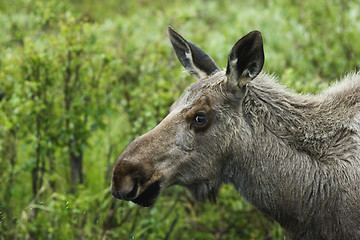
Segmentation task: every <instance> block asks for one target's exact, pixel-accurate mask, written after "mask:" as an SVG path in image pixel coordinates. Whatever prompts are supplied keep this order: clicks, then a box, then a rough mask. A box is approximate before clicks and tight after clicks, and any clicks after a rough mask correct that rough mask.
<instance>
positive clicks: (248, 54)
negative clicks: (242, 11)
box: [226, 30, 265, 88]
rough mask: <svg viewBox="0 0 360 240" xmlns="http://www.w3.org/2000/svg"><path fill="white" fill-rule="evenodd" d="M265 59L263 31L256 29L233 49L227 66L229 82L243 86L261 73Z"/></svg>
mask: <svg viewBox="0 0 360 240" xmlns="http://www.w3.org/2000/svg"><path fill="white" fill-rule="evenodd" d="M264 59H265V57H264V49H263V41H262V37H261V33H260V32H259V31H256V30H255V31H252V32H250V33H248V34H247V35H245V36H244V37H242V38H241V39H240V40H239V41H237V43H236V44H235V45H234V47H233V48H232V49H231V52H230V54H229V57H228V65H227V68H226V77H227V82H228V83H229V84H231V85H235V86H238V87H239V88H242V87H243V86H245V85H246V84H247V83H248V82H250V81H251V80H253V79H254V78H255V77H256V76H257V75H258V74H259V73H260V71H261V69H262V67H263V66H264Z"/></svg>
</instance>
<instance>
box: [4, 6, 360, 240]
mask: <svg viewBox="0 0 360 240" xmlns="http://www.w3.org/2000/svg"><path fill="white" fill-rule="evenodd" d="M359 23H360V4H359V2H358V0H317V1H313V0H274V1H265V0H258V1H253V0H243V1H232V0H222V1H211V0H201V1H190V0H172V1H165V0H159V1H150V0H137V1H115V0H103V1H96V0H78V1H70V0H64V1H54V0H49V1H46V0H14V1H8V0H0V182H1V187H0V239H1V240H2V239H286V237H285V236H284V232H283V231H282V229H281V228H280V227H279V226H278V225H277V224H276V223H274V222H273V221H271V220H270V219H268V218H266V217H264V216H263V215H261V214H260V213H259V212H258V211H257V210H256V209H254V208H253V207H252V206H251V205H250V204H249V203H247V202H246V201H244V200H243V199H241V197H240V196H238V194H237V193H236V192H235V190H234V189H233V187H232V186H228V185H226V186H224V187H223V188H222V190H221V192H220V194H219V197H218V202H217V203H216V204H215V205H212V204H210V203H205V204H199V203H196V202H194V201H193V200H192V199H191V197H190V196H189V195H188V193H187V192H186V191H185V190H184V189H183V188H181V187H172V188H170V189H167V190H165V192H164V193H163V194H162V195H161V197H160V198H159V200H158V202H157V203H156V205H155V206H153V207H151V208H139V207H137V206H135V205H134V204H132V203H128V202H124V201H118V200H115V199H114V198H113V197H112V196H111V194H110V192H109V185H110V180H111V170H112V166H113V164H114V162H115V160H116V159H117V157H118V156H119V155H120V153H121V152H122V151H123V150H124V148H125V147H126V146H127V144H128V143H129V142H130V141H131V140H132V139H134V138H135V137H136V136H139V135H141V134H143V133H145V132H147V131H148V130H150V129H151V128H153V127H154V126H155V125H156V124H157V123H158V122H159V121H160V120H161V119H162V118H163V117H164V116H165V115H166V114H167V110H168V107H169V106H170V105H171V104H172V102H173V101H174V100H175V99H176V98H177V97H178V96H179V95H180V94H181V93H182V91H183V90H184V89H185V88H186V86H188V85H189V84H190V83H192V82H194V79H193V78H192V77H191V76H189V74H186V73H183V68H182V66H181V64H180V63H179V62H178V60H177V59H176V57H175V54H174V53H173V50H172V48H171V45H170V43H169V41H168V37H167V32H166V28H167V26H168V25H170V26H172V27H174V28H175V29H176V30H177V31H178V32H179V33H181V34H182V35H183V36H184V37H185V38H187V39H188V40H190V41H192V42H193V43H195V44H197V45H198V46H200V47H201V48H202V49H204V50H205V51H206V52H207V53H208V54H209V55H210V56H212V57H213V58H214V60H215V61H216V62H217V63H218V65H219V66H222V67H225V66H226V61H227V54H228V52H229V51H230V49H231V47H232V46H233V44H234V43H235V42H236V41H237V40H238V39H239V38H240V37H242V36H243V35H245V34H246V33H247V32H249V31H251V30H254V29H258V30H260V31H261V32H262V34H263V38H264V48H265V49H264V50H265V56H266V60H265V66H264V69H265V70H266V71H268V72H270V73H274V74H275V75H276V76H278V77H279V78H280V81H281V82H282V83H284V84H285V85H287V86H289V88H292V89H295V91H297V92H303V93H315V92H318V91H321V90H322V89H324V88H326V87H327V86H328V85H329V84H331V82H334V81H335V80H336V79H338V78H339V77H341V76H343V75H344V74H346V73H347V72H349V71H354V70H358V69H359V65H360V64H359V63H360V24H359Z"/></svg>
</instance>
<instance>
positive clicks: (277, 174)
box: [111, 27, 360, 240]
mask: <svg viewBox="0 0 360 240" xmlns="http://www.w3.org/2000/svg"><path fill="white" fill-rule="evenodd" d="M168 32H169V37H170V41H171V43H172V46H173V48H174V50H175V54H176V55H177V57H178V59H179V61H180V62H181V64H182V65H183V66H184V67H185V69H186V70H187V71H188V72H189V73H190V74H191V75H192V76H193V77H194V78H196V79H197V81H196V82H195V83H193V84H192V85H190V86H189V87H188V88H187V90H185V92H184V93H183V94H182V95H181V96H180V98H179V99H177V100H176V101H175V103H174V104H173V105H172V106H171V108H170V111H169V114H168V115H167V116H166V117H165V118H164V119H163V121H162V122H160V123H159V125H158V126H156V127H155V128H154V129H153V130H151V131H150V132H148V133H146V134H144V135H142V136H140V137H139V138H137V139H135V140H134V141H133V142H132V143H130V145H129V146H128V147H127V148H126V149H125V151H124V152H123V153H122V154H121V155H120V157H119V159H118V160H117V162H116V164H115V167H114V170H113V177H112V184H111V192H112V194H113V196H114V197H116V198H118V199H122V200H127V201H132V202H134V203H136V204H138V205H140V206H144V207H148V206H151V205H153V204H154V203H155V202H156V199H157V197H158V196H159V194H160V193H161V191H162V190H163V189H165V188H167V187H170V186H172V185H175V184H176V185H181V186H184V187H186V188H187V189H188V190H189V191H190V192H191V194H192V195H193V197H194V198H195V199H196V200H198V201H200V202H204V201H206V200H210V201H212V202H215V199H216V196H217V194H218V191H219V189H220V187H221V185H222V184H223V183H231V184H232V185H234V187H235V188H236V189H237V191H238V192H239V194H240V195H242V196H243V197H244V198H246V199H247V200H248V201H249V202H251V203H252V204H253V205H254V206H255V207H256V208H258V209H259V210H260V211H262V212H263V213H265V214H266V215H268V216H270V217H272V218H273V219H274V220H276V221H277V222H279V224H280V225H281V226H282V227H283V228H284V229H285V230H286V231H287V232H288V234H289V236H290V237H291V238H292V239H311V240H313V239H347V240H350V239H360V74H359V73H352V74H349V75H347V76H346V77H344V78H343V79H342V80H341V81H339V82H338V83H336V84H335V85H333V86H332V87H330V88H329V89H327V90H326V91H324V92H323V93H321V94H318V95H301V94H296V93H294V92H293V91H289V90H287V89H286V88H285V87H284V86H282V85H281V84H279V83H278V80H277V79H275V77H274V76H273V75H269V74H267V73H265V72H262V68H263V65H264V50H263V40H262V36H261V33H260V32H259V31H252V32H250V33H248V34H247V35H245V36H244V37H243V38H241V39H240V40H239V41H238V42H236V43H235V45H234V46H233V48H232V49H231V51H230V53H229V55H228V63H227V67H226V69H225V70H221V69H220V68H219V67H218V66H217V64H216V63H215V62H214V61H213V59H212V58H211V57H209V56H208V55H207V54H206V53H205V52H204V51H203V50H201V49H200V48H199V47H197V46H196V45H194V44H193V43H191V42H189V41H187V40H185V39H184V38H183V37H182V36H181V35H179V34H178V33H177V32H175V31H174V30H173V29H172V28H170V27H169V28H168Z"/></svg>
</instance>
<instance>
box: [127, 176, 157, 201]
mask: <svg viewBox="0 0 360 240" xmlns="http://www.w3.org/2000/svg"><path fill="white" fill-rule="evenodd" d="M159 195H160V181H156V182H154V183H152V184H150V185H149V186H148V187H147V188H146V189H145V190H144V191H143V192H142V193H141V194H140V195H139V196H138V197H137V198H135V199H132V200H131V201H132V202H133V203H136V204H137V205H139V206H141V207H151V206H152V205H154V203H155V202H156V199H157V198H158V196H159Z"/></svg>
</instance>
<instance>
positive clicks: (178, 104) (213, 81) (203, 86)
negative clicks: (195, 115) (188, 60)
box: [170, 72, 225, 112]
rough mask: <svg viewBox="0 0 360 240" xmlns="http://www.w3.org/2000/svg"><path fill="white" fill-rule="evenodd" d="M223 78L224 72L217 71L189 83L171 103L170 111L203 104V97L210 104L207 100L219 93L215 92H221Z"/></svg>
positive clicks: (209, 100)
mask: <svg viewBox="0 0 360 240" xmlns="http://www.w3.org/2000/svg"><path fill="white" fill-rule="evenodd" d="M224 80H225V75H224V72H219V73H216V74H214V75H211V76H209V77H206V78H203V79H201V80H199V81H197V82H195V83H193V84H191V85H190V86H189V87H188V88H187V89H186V90H185V92H184V93H183V94H182V95H181V96H180V97H179V98H178V99H177V100H176V101H175V102H174V103H173V104H172V105H171V107H170V112H172V111H174V110H175V109H178V110H181V109H191V108H192V107H194V105H198V104H204V101H202V99H204V98H205V99H206V101H207V103H208V105H210V104H209V102H213V101H215V98H216V96H218V95H220V94H216V93H223V90H221V89H222V87H223V86H222V83H223V82H224ZM179 108H180V109H179Z"/></svg>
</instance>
